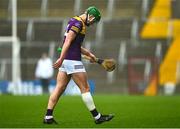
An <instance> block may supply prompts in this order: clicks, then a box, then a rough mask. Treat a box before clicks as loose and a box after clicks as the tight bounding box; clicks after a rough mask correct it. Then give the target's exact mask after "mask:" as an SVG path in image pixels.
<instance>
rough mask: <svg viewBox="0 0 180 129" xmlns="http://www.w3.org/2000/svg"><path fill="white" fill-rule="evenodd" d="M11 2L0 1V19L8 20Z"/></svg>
mask: <svg viewBox="0 0 180 129" xmlns="http://www.w3.org/2000/svg"><path fill="white" fill-rule="evenodd" d="M8 5H9V0H0V19H4V18H8V16H9V14H8Z"/></svg>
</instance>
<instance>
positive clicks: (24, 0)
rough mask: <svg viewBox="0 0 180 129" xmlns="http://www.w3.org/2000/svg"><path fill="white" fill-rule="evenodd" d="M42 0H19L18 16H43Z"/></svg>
mask: <svg viewBox="0 0 180 129" xmlns="http://www.w3.org/2000/svg"><path fill="white" fill-rule="evenodd" d="M41 2H42V0H17V14H18V17H29V18H32V17H41Z"/></svg>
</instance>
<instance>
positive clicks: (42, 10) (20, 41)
mask: <svg viewBox="0 0 180 129" xmlns="http://www.w3.org/2000/svg"><path fill="white" fill-rule="evenodd" d="M92 5H93V6H96V7H97V8H98V9H99V10H100V11H101V13H102V20H101V21H100V23H98V24H96V25H94V26H92V27H89V28H87V33H86V38H85V41H84V44H83V46H84V47H85V48H87V49H89V50H91V51H92V52H94V53H95V54H96V55H97V57H100V58H114V59H115V60H116V61H117V68H116V69H115V71H113V72H109V73H108V72H106V71H105V70H103V69H102V68H101V67H100V66H99V65H97V64H90V63H89V62H87V61H85V60H84V64H85V66H86V70H87V72H88V76H89V82H90V86H91V90H92V92H94V93H119V94H139V95H151V96H154V95H159V94H163V95H164V94H165V95H173V94H179V93H180V88H179V86H178V85H179V82H180V44H179V43H180V20H179V18H180V0H0V93H1V94H2V93H10V94H26V95H27V94H30V95H32V94H42V87H41V84H40V83H38V82H37V78H36V77H35V69H36V66H37V62H38V60H39V58H41V55H42V53H44V52H46V53H48V56H49V57H50V58H51V59H52V61H55V60H56V59H57V57H58V53H57V51H56V49H57V48H58V46H59V44H60V43H62V39H63V35H64V31H65V28H66V25H67V22H68V20H69V19H70V18H71V17H73V16H75V15H80V14H81V13H83V12H84V11H85V9H86V8H88V7H89V6H92ZM57 72H58V71H57V70H55V71H54V74H53V77H52V78H51V81H50V86H49V91H52V89H53V87H54V86H55V79H56V73H57ZM70 85H75V84H74V83H73V82H72V83H71V84H70ZM71 89H72V88H71ZM73 92H76V93H77V92H79V91H78V90H77V89H74V90H73Z"/></svg>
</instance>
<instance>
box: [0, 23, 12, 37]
mask: <svg viewBox="0 0 180 129" xmlns="http://www.w3.org/2000/svg"><path fill="white" fill-rule="evenodd" d="M11 29H12V27H11V21H9V20H0V36H11V35H12V31H11Z"/></svg>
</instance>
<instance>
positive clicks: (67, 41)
mask: <svg viewBox="0 0 180 129" xmlns="http://www.w3.org/2000/svg"><path fill="white" fill-rule="evenodd" d="M76 35H77V34H76V33H74V31H72V30H69V32H68V33H67V35H66V39H65V41H64V45H63V47H62V51H61V54H60V57H59V58H58V59H57V61H56V62H55V63H54V64H53V67H54V68H59V67H60V66H61V65H62V62H63V60H64V58H65V56H66V53H67V51H68V49H69V47H70V45H71V43H72V41H73V40H74V39H75V37H76Z"/></svg>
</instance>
